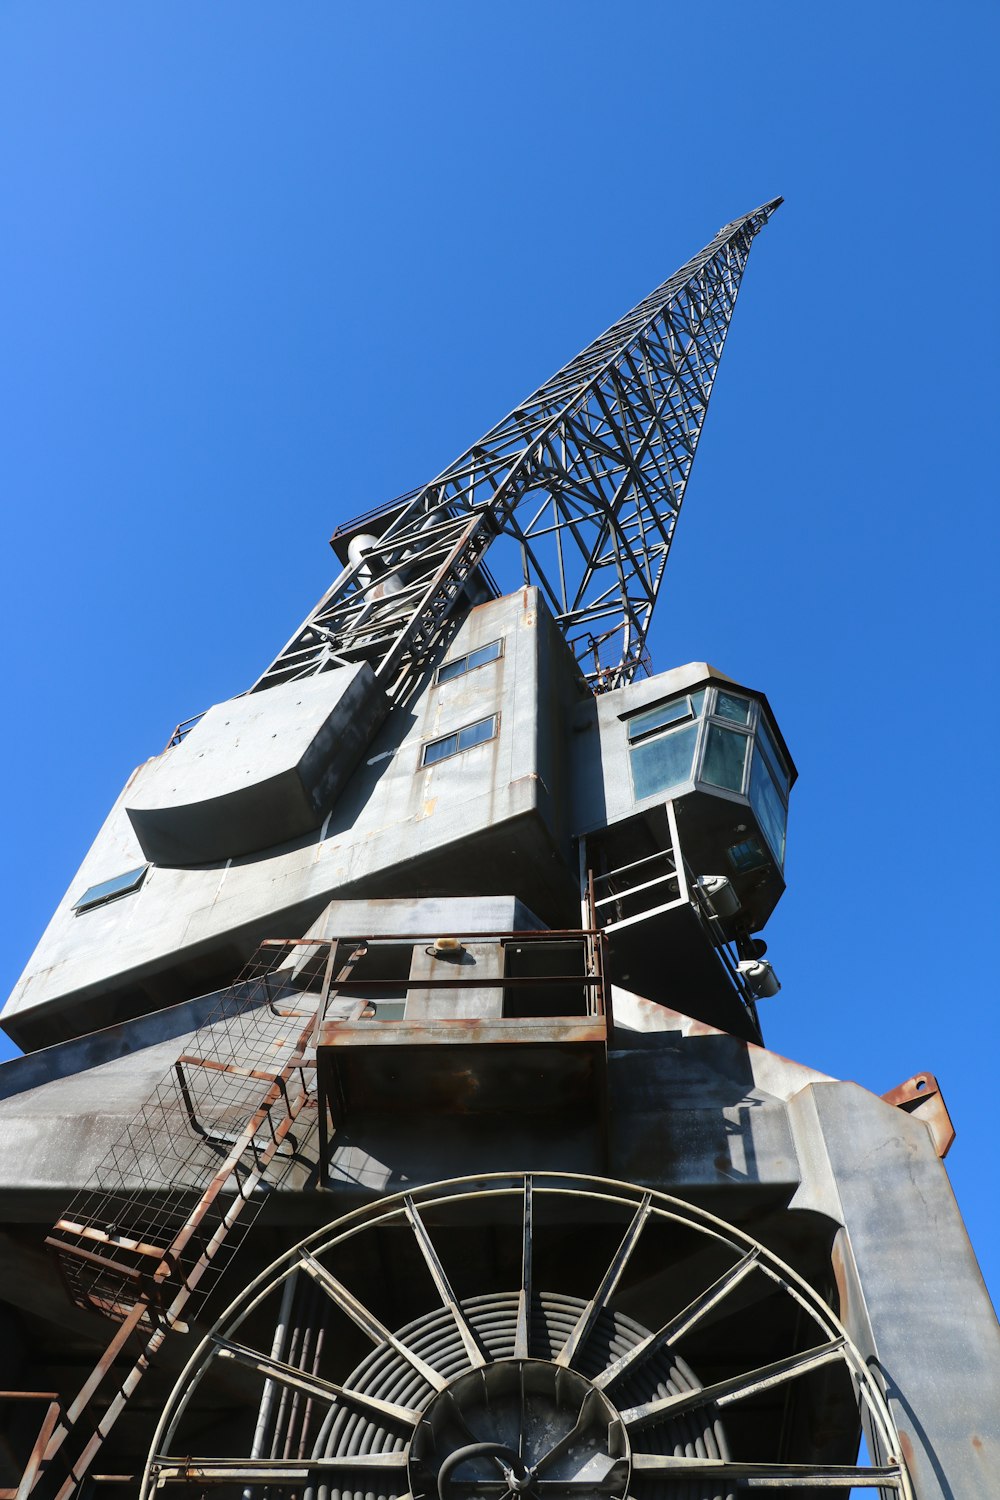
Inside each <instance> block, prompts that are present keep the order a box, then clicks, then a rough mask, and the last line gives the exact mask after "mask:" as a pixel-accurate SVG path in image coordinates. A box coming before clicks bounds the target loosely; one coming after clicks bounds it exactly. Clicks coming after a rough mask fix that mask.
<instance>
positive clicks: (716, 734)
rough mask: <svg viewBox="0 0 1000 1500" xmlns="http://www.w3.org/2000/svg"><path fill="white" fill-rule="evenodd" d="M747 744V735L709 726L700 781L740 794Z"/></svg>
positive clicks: (719, 726)
mask: <svg viewBox="0 0 1000 1500" xmlns="http://www.w3.org/2000/svg"><path fill="white" fill-rule="evenodd" d="M720 696H721V695H720ZM749 743H750V739H749V736H748V735H745V734H737V732H736V730H735V729H723V727H722V725H721V724H709V726H708V737H707V743H706V746H705V760H704V764H703V765H702V769H701V779H702V781H708V782H711V784H712V786H724V787H727V788H728V789H729V791H731V792H741V791H742V790H743V768H744V766H745V765H746V759H747V746H748V745H749Z"/></svg>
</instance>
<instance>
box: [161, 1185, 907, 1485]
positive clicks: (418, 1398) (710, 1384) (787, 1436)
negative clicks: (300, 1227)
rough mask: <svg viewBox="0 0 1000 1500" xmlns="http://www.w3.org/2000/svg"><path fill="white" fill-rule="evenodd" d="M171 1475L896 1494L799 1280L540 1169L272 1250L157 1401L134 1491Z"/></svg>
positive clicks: (676, 1219) (826, 1317)
mask: <svg viewBox="0 0 1000 1500" xmlns="http://www.w3.org/2000/svg"><path fill="white" fill-rule="evenodd" d="M235 1371H238V1372H240V1373H242V1374H243V1376H244V1377H246V1378H247V1379H248V1380H251V1381H255V1382H256V1384H255V1385H252V1386H251V1387H249V1388H248V1391H247V1395H246V1397H245V1398H244V1399H242V1400H241V1401H240V1402H239V1403H238V1404H236V1405H234V1406H233V1408H232V1410H230V1411H228V1412H227V1413H225V1414H224V1415H223V1419H222V1420H220V1417H219V1398H218V1397H214V1398H212V1400H211V1401H209V1399H208V1392H209V1391H210V1389H211V1387H212V1383H213V1380H214V1381H215V1382H216V1384H220V1382H221V1384H225V1382H224V1381H223V1380H221V1377H223V1376H224V1375H229V1376H230V1377H231V1376H232V1375H233V1374H234V1372H235ZM231 1388H232V1385H231V1381H230V1389H231ZM209 1406H211V1408H212V1410H213V1413H214V1419H213V1421H212V1422H208V1421H207V1419H206V1416H205V1412H206V1410H207V1409H208V1408H209ZM859 1424H860V1427H862V1428H863V1430H864V1433H865V1436H866V1440H867V1446H868V1452H869V1453H870V1455H871V1462H869V1463H867V1464H863V1465H858V1464H856V1463H852V1462H850V1459H851V1458H853V1457H854V1455H855V1454H856V1451H857V1437H858V1432H859ZM210 1433H211V1434H214V1435H213V1436H211V1437H209V1436H207V1435H208V1434H210ZM852 1444H853V1452H850V1451H847V1454H846V1460H845V1451H846V1450H849V1449H850V1447H851V1445H852ZM831 1454H832V1455H833V1461H830V1455H831ZM176 1485H186V1486H189V1487H190V1488H189V1490H188V1493H191V1492H196V1493H200V1492H204V1493H209V1492H211V1493H212V1494H213V1495H220V1496H226V1495H233V1496H246V1497H248V1500H249V1497H264V1496H268V1497H272V1500H273V1497H279V1496H281V1497H298V1500H404V1497H406V1500H410V1497H412V1500H424V1497H427V1500H433V1497H435V1496H438V1497H439V1500H466V1497H469V1496H478V1495H483V1496H487V1495H488V1496H491V1497H498V1500H514V1497H519V1496H522V1495H524V1496H530V1497H535V1500H542V1497H546V1496H552V1497H553V1500H558V1497H560V1496H566V1497H571V1496H587V1495H593V1496H609V1497H622V1500H624V1497H626V1496H628V1497H631V1500H723V1497H726V1500H730V1497H735V1496H736V1495H737V1494H738V1493H742V1492H744V1491H746V1490H754V1489H763V1490H774V1489H781V1490H782V1491H784V1493H785V1494H792V1495H802V1496H806V1495H812V1494H813V1493H814V1492H816V1491H819V1490H823V1491H839V1492H841V1493H844V1492H848V1491H850V1490H852V1489H857V1490H868V1491H876V1492H880V1493H883V1494H886V1495H901V1496H904V1497H910V1495H911V1491H910V1487H909V1483H908V1481H907V1478H906V1474H905V1471H904V1468H903V1466H902V1464H901V1462H900V1459H899V1456H898V1447H897V1443H896V1437H895V1432H894V1428H893V1424H892V1421H891V1418H890V1416H889V1413H888V1410H887V1408H886V1405H885V1402H884V1400H883V1397H882V1393H881V1391H880V1390H879V1387H878V1384H877V1383H876V1380H875V1379H874V1377H873V1375H872V1373H871V1371H870V1370H869V1369H868V1368H867V1366H866V1364H865V1362H864V1360H863V1359H862V1357H861V1355H860V1354H859V1353H858V1351H857V1350H856V1349H855V1348H854V1346H853V1345H852V1344H851V1342H850V1340H849V1338H848V1337H847V1335H846V1333H845V1331H844V1329H843V1328H842V1327H841V1325H840V1324H839V1323H838V1321H837V1320H836V1318H835V1317H834V1316H833V1314H832V1313H831V1312H830V1310H829V1308H828V1307H827V1306H826V1305H825V1303H824V1302H823V1301H822V1300H821V1299H820V1298H819V1297H818V1296H817V1295H816V1293H815V1292H814V1291H813V1290H812V1289H811V1288H810V1287H809V1286H808V1285H807V1284H806V1283H805V1282H804V1281H802V1280H801V1279H800V1278H799V1277H798V1276H797V1275H796V1273H795V1272H794V1271H792V1270H791V1269H790V1268H789V1267H788V1266H786V1265H784V1264H783V1263H782V1262H781V1261H780V1260H778V1259H777V1258H776V1257H775V1256H774V1255H772V1254H770V1253H769V1252H768V1251H767V1250H766V1249H765V1248H764V1247H763V1246H762V1245H760V1244H758V1243H756V1242H755V1241H753V1240H751V1239H750V1238H749V1237H747V1236H746V1235H744V1234H742V1233H741V1232H740V1231H738V1230H736V1229H734V1228H733V1227H732V1226H730V1225H728V1224H725V1223H723V1222H722V1221H721V1220H719V1219H716V1218H714V1217H712V1216H711V1215H710V1214H707V1213H705V1212H703V1211H702V1210H700V1209H697V1208H694V1207H692V1206H691V1205H690V1204H687V1203H683V1202H680V1201H679V1200H677V1199H673V1198H668V1197H666V1196H664V1195H662V1194H659V1193H651V1192H646V1191H643V1190H642V1189H641V1188H637V1187H634V1186H632V1185H630V1184H627V1183H619V1182H610V1181H605V1180H601V1179H594V1178H583V1177H572V1176H563V1175H558V1176H557V1175H549V1174H533V1175H531V1176H524V1175H522V1174H512V1175H509V1176H489V1177H479V1178H471V1179H461V1180H457V1181H453V1182H446V1183H439V1184H435V1185H433V1186H430V1187H425V1188H421V1189H419V1190H415V1191H414V1192H413V1193H412V1194H402V1195H399V1196H396V1197H392V1198H387V1199H383V1200H381V1201H379V1202H377V1203H375V1204H372V1205H370V1206H369V1207H367V1208H364V1209H362V1210H359V1211H357V1212H355V1213H351V1214H349V1215H347V1216H346V1217H345V1218H343V1219H341V1220H339V1221H338V1222H337V1223H335V1224H333V1225H330V1226H328V1227H325V1228H324V1229H322V1230H320V1231H318V1232H317V1233H315V1234H313V1235H311V1236H310V1237H309V1238H307V1239H305V1240H303V1241H302V1242H301V1244H299V1245H296V1246H295V1247H294V1249H292V1250H290V1251H289V1252H288V1253H287V1254H286V1255H284V1256H282V1257H281V1259H280V1260H278V1261H277V1262H276V1263H275V1264H274V1265H273V1266H271V1267H270V1268H269V1269H268V1270H267V1271H266V1272H265V1273H263V1274H262V1275H261V1276H260V1277H258V1278H257V1279H256V1280H255V1281H254V1282H253V1283H252V1284H251V1285H250V1286H249V1287H247V1288H246V1290H245V1291H244V1292H243V1293H242V1294H241V1296H240V1297H238V1298H237V1300H236V1301H235V1302H234V1303H233V1304H232V1306H231V1307H230V1308H229V1309H228V1310H227V1311H226V1312H225V1313H224V1314H223V1316H222V1317H221V1318H219V1320H218V1321H217V1323H216V1325H215V1326H214V1327H213V1329H212V1330H211V1332H210V1333H209V1334H208V1336H207V1337H206V1338H205V1339H204V1340H203V1342H202V1343H201V1345H200V1347H199V1348H198V1349H197V1351H196V1352H195V1354H194V1355H193V1357H192V1359H191V1361H190V1362H189V1364H188V1367H187V1369H186V1370H185V1371H184V1373H183V1375H182V1376H181V1378H180V1379H179V1381H178V1382H177V1385H176V1387H175V1389H174V1392H173V1394H172V1396H171V1398H170V1400H169V1401H168V1403H167V1406H166V1409H165V1411H164V1413H163V1416H162V1419H161V1421H160V1424H159V1427H158V1430H157V1433H156V1436H155V1439H154V1443H153V1448H152V1452H151V1454H150V1457H149V1461H148V1464H147V1467H146V1471H145V1475H144V1479H143V1486H142V1491H141V1493H142V1496H143V1497H152V1496H153V1495H154V1494H156V1493H158V1492H159V1491H160V1490H161V1489H167V1488H171V1487H173V1486H176Z"/></svg>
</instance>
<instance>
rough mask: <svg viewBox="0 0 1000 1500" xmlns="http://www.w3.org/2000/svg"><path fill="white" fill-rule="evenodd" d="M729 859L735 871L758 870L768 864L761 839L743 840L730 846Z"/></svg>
mask: <svg viewBox="0 0 1000 1500" xmlns="http://www.w3.org/2000/svg"><path fill="white" fill-rule="evenodd" d="M729 858H730V861H731V863H732V866H733V869H734V870H741V871H742V870H756V869H757V868H758V866H760V865H765V864H767V855H766V854H765V853H764V846H763V844H762V843H761V842H760V840H759V839H753V838H750V839H743V840H742V842H741V843H739V844H730V846H729Z"/></svg>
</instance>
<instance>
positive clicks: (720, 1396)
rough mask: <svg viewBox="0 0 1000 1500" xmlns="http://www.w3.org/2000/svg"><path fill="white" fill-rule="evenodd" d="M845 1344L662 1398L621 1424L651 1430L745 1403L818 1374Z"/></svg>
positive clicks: (631, 1410) (626, 1414)
mask: <svg viewBox="0 0 1000 1500" xmlns="http://www.w3.org/2000/svg"><path fill="white" fill-rule="evenodd" d="M846 1343H847V1340H846V1339H844V1338H839V1339H831V1340H830V1342H829V1343H828V1344H820V1345H819V1346H818V1348H816V1349H807V1350H805V1352H804V1353H802V1354H792V1355H789V1357H788V1358H787V1359H779V1360H775V1362H774V1364H770V1365H761V1366H760V1367H759V1368H758V1369H754V1370H748V1371H747V1372H746V1374H744V1375H732V1376H730V1377H729V1379H728V1380H717V1381H716V1382H715V1383H714V1385H706V1386H702V1387H701V1388H700V1389H698V1390H693V1391H679V1392H678V1393H677V1394H676V1395H673V1396H663V1397H661V1398H660V1399H659V1400H658V1401H647V1402H645V1403H644V1404H643V1405H642V1406H630V1407H628V1408H627V1409H626V1410H624V1411H623V1412H622V1421H623V1422H624V1423H625V1426H626V1427H627V1428H628V1429H629V1430H630V1431H634V1430H636V1429H638V1428H642V1427H648V1426H649V1424H650V1423H651V1422H656V1421H658V1420H659V1419H660V1418H661V1417H666V1416H671V1417H672V1416H676V1415H677V1414H678V1413H679V1412H682V1411H690V1410H691V1408H692V1407H697V1406H707V1405H708V1404H709V1403H712V1402H714V1404H715V1405H716V1406H728V1405H729V1404H730V1403H731V1402H733V1401H742V1400H744V1398H745V1397H747V1396H753V1395H756V1393H757V1392H758V1391H766V1390H768V1389H769V1388H770V1387H771V1386H775V1385H782V1384H783V1383H784V1382H785V1381H786V1380H795V1379H797V1378H798V1377H799V1376H800V1375H805V1374H807V1373H808V1372H809V1371H810V1370H818V1369H819V1368H820V1366H821V1365H826V1364H829V1363H830V1361H831V1360H834V1359H840V1358H841V1357H842V1355H843V1352H844V1347H845V1345H846Z"/></svg>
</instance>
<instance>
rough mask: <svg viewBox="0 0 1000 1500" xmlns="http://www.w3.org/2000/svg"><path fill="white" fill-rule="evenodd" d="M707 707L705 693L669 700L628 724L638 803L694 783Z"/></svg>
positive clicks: (634, 718) (633, 778) (689, 694)
mask: <svg viewBox="0 0 1000 1500" xmlns="http://www.w3.org/2000/svg"><path fill="white" fill-rule="evenodd" d="M704 704H705V691H704V689H702V690H701V691H700V692H697V693H683V694H682V695H681V696H680V697H677V698H668V699H667V701H666V702H665V703H657V704H656V705H655V706H654V707H653V708H647V709H644V710H643V712H642V713H641V714H634V715H633V716H632V717H631V718H630V719H629V720H628V722H627V725H626V733H627V734H628V740H629V759H630V760H631V762H632V783H633V786H634V787H635V795H636V798H637V800H639V801H641V800H642V798H643V797H652V796H653V795H654V793H656V792H665V791H668V790H669V789H670V788H671V787H675V786H680V785H682V783H684V782H685V781H690V779H691V767H692V764H693V762H694V752H695V747H696V745H697V743H698V715H699V714H700V713H701V711H702V708H703V707H704Z"/></svg>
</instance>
